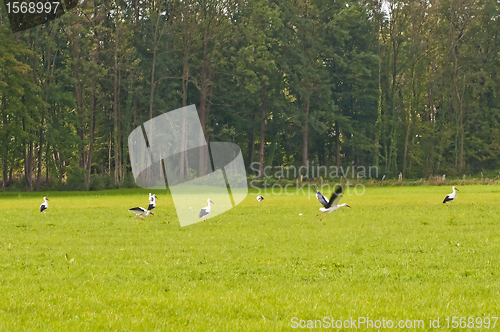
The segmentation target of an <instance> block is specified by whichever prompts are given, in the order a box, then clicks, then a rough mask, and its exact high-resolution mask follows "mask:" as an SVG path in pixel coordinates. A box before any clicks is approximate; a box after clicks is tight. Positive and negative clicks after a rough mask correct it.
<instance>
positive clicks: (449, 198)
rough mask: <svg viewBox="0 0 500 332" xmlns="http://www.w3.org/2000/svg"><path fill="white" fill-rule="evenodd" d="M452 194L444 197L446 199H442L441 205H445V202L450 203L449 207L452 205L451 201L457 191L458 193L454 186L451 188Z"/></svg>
mask: <svg viewBox="0 0 500 332" xmlns="http://www.w3.org/2000/svg"><path fill="white" fill-rule="evenodd" d="M452 189H453V192H452V193H451V194H449V195H446V197H445V198H444V200H443V204H444V203H446V202H451V203H450V205H453V200H454V199H455V198H457V191H460V190H458V189H457V188H455V186H453V188H452Z"/></svg>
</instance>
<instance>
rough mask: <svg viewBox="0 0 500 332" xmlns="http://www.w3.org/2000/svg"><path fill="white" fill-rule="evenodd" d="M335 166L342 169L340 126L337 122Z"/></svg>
mask: <svg viewBox="0 0 500 332" xmlns="http://www.w3.org/2000/svg"><path fill="white" fill-rule="evenodd" d="M335 166H337V170H338V168H339V167H340V126H339V124H338V122H335Z"/></svg>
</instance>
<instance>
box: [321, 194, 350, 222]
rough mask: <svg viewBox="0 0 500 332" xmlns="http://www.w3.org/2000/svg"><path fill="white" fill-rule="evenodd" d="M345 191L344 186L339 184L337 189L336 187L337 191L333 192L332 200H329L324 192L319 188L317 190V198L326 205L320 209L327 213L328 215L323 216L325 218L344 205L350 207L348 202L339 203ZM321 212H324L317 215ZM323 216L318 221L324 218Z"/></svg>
mask: <svg viewBox="0 0 500 332" xmlns="http://www.w3.org/2000/svg"><path fill="white" fill-rule="evenodd" d="M343 192H344V189H343V188H342V186H338V187H337V189H335V191H334V192H333V194H332V197H330V200H328V199H327V198H326V197H325V196H324V195H323V194H322V193H320V192H319V190H316V198H317V199H318V201H319V202H320V203H321V204H322V205H323V206H324V207H322V208H320V209H319V210H320V211H323V213H326V215H325V216H323V218H325V217H326V216H327V215H329V214H330V213H332V212H333V211H336V210H338V209H339V208H341V207H343V206H347V207H348V208H350V206H349V205H347V203H344V204H340V205H337V203H338V202H339V201H340V198H341V197H342V193H343ZM320 214H322V213H318V214H317V215H316V217H317V216H319V215H320ZM323 218H321V219H320V220H318V222H320V221H321V220H323Z"/></svg>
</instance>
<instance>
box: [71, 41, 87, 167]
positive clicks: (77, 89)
mask: <svg viewBox="0 0 500 332" xmlns="http://www.w3.org/2000/svg"><path fill="white" fill-rule="evenodd" d="M78 38H79V37H78V34H77V33H76V32H74V31H73V40H72V42H71V57H72V60H73V64H72V69H73V78H74V80H75V83H74V86H73V89H74V93H75V102H76V110H77V114H78V120H79V122H80V123H79V124H78V129H77V132H78V137H79V138H80V144H79V145H80V147H79V154H80V160H79V166H80V167H81V168H83V163H84V160H85V156H84V147H83V141H84V138H85V137H84V136H85V129H84V125H83V122H84V119H83V102H82V89H81V85H80V75H79V61H80V60H79V59H80V56H79V45H78Z"/></svg>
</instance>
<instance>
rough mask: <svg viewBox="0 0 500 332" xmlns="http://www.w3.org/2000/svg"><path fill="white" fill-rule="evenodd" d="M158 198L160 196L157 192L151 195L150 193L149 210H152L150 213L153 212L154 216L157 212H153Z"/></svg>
mask: <svg viewBox="0 0 500 332" xmlns="http://www.w3.org/2000/svg"><path fill="white" fill-rule="evenodd" d="M157 198H158V197H157V196H156V195H155V194H153V195H151V193H149V205H148V210H149V211H150V212H149V213H150V214H152V215H153V216H154V215H155V214H154V213H153V210H154V208H156V199H157Z"/></svg>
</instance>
